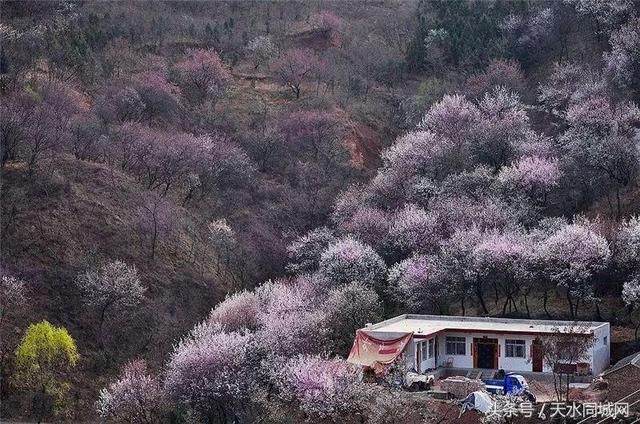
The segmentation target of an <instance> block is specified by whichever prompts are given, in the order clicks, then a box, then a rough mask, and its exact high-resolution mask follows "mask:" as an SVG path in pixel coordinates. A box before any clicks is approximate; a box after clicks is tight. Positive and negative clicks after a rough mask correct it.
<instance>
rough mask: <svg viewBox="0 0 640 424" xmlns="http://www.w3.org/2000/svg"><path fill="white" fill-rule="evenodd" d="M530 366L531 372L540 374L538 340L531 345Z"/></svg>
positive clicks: (540, 348) (540, 356) (540, 343)
mask: <svg viewBox="0 0 640 424" xmlns="http://www.w3.org/2000/svg"><path fill="white" fill-rule="evenodd" d="M531 364H532V371H533V372H542V342H540V340H538V339H535V340H534V341H533V343H532V344H531Z"/></svg>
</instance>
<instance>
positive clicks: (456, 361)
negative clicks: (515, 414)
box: [406, 324, 611, 375]
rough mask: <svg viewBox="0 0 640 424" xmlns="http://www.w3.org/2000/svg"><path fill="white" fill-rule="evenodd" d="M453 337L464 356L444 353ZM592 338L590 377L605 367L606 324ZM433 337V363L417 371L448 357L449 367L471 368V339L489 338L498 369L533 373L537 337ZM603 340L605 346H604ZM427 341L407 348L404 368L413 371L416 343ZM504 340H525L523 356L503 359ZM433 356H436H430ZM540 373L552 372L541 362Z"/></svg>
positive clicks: (461, 334)
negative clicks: (494, 347)
mask: <svg viewBox="0 0 640 424" xmlns="http://www.w3.org/2000/svg"><path fill="white" fill-rule="evenodd" d="M447 336H456V337H464V338H465V354H464V355H451V354H449V355H448V354H447V353H446V337H447ZM594 336H595V337H596V341H595V344H594V346H593V348H592V349H591V350H590V352H589V355H588V358H587V359H586V361H585V362H590V363H591V369H592V371H593V374H594V375H597V374H599V373H600V372H602V371H603V370H604V369H605V368H607V367H608V366H609V348H610V347H609V344H610V342H611V340H610V339H611V336H610V334H609V324H606V325H603V326H602V327H599V328H597V329H596V330H595V331H594ZM435 337H437V343H436V346H435V347H436V349H437V351H438V352H437V360H438V362H437V364H436V362H435V359H436V358H435V357H431V358H428V357H423V358H422V362H421V364H420V370H421V371H425V370H427V369H432V368H436V367H438V366H441V367H445V366H447V362H448V361H449V358H451V361H452V362H451V366H453V367H454V368H473V339H474V338H485V337H486V338H489V339H497V340H498V349H499V354H498V368H499V369H504V370H505V371H526V372H531V371H532V370H533V363H532V357H531V355H532V348H531V345H532V343H533V340H535V338H536V337H537V336H535V335H530V334H520V335H519V334H508V335H505V334H490V333H473V332H471V333H469V332H461V331H450V332H444V333H439V334H437V335H436V336H435ZM605 337H606V341H607V343H606V344H605V343H604V340H605ZM431 338H433V337H428V338H414V339H413V340H412V343H409V344H408V345H407V355H406V360H407V366H408V367H409V368H411V369H416V360H417V349H419V347H420V343H422V342H425V343H426V342H427V340H429V339H431ZM506 339H517V340H524V341H525V349H524V353H525V357H524V358H520V357H507V356H506V349H505V343H506V342H505V340H506ZM434 356H436V355H434ZM542 370H543V372H551V371H552V370H551V369H550V368H549V367H548V366H546V364H544V363H543V369H542Z"/></svg>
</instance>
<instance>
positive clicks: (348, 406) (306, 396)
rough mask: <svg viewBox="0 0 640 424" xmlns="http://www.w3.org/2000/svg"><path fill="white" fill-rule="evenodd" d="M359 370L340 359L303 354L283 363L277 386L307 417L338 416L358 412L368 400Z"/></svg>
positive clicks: (346, 415)
mask: <svg viewBox="0 0 640 424" xmlns="http://www.w3.org/2000/svg"><path fill="white" fill-rule="evenodd" d="M361 378H362V375H361V370H360V368H359V367H356V366H354V365H351V364H349V363H347V362H345V361H344V360H340V359H324V358H322V357H320V356H317V355H303V356H298V357H295V358H292V359H290V360H289V361H288V362H287V363H286V364H285V365H284V368H283V370H282V371H281V374H280V376H279V378H277V380H276V381H277V387H278V389H279V390H280V394H281V396H282V397H283V398H285V399H291V400H295V401H297V402H299V404H300V408H301V409H302V410H303V411H304V412H305V413H307V414H308V415H309V416H311V417H316V418H329V419H334V420H336V419H340V418H341V417H349V416H353V415H354V414H360V413H362V412H363V411H364V410H365V408H366V404H367V403H368V402H369V401H370V399H369V398H368V396H367V389H366V385H365V383H362V382H361Z"/></svg>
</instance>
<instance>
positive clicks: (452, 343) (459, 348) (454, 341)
mask: <svg viewBox="0 0 640 424" xmlns="http://www.w3.org/2000/svg"><path fill="white" fill-rule="evenodd" d="M446 340H447V344H446V352H447V355H466V354H467V352H466V346H467V339H465V338H464V337H453V336H449V337H447V339H446Z"/></svg>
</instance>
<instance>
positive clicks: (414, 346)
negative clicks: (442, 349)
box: [407, 336, 436, 372]
mask: <svg viewBox="0 0 640 424" xmlns="http://www.w3.org/2000/svg"><path fill="white" fill-rule="evenodd" d="M430 342H431V343H434V349H433V355H432V356H429V349H428V347H425V351H424V354H422V355H420V356H421V357H422V361H421V362H420V364H418V362H417V361H418V357H419V356H418V351H419V350H420V349H421V348H422V344H423V343H424V344H425V346H428V343H430ZM410 345H411V351H410V352H409V351H407V366H408V367H409V368H410V369H411V368H413V369H416V370H419V371H421V372H424V371H425V370H428V369H433V368H435V367H436V350H435V336H434V337H429V338H426V339H417V338H414V339H413V343H410ZM418 365H419V367H418Z"/></svg>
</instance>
